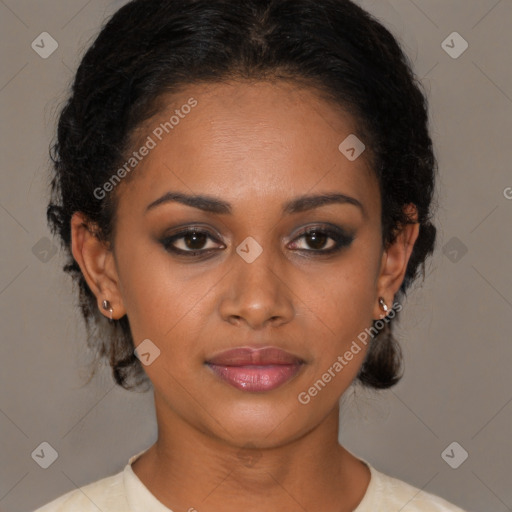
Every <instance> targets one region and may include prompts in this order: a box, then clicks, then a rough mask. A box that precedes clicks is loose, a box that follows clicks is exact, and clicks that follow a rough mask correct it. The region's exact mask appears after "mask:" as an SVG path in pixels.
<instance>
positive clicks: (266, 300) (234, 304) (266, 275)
mask: <svg viewBox="0 0 512 512" xmlns="http://www.w3.org/2000/svg"><path fill="white" fill-rule="evenodd" d="M278 260H279V257H278V254H277V251H275V250H273V249H271V248H270V247H267V248H265V247H262V246H260V244H259V243H258V242H257V241H256V240H255V239H254V238H252V237H247V238H246V239H245V240H244V241H243V242H242V243H241V244H239V246H238V247H237V248H236V253H233V263H232V265H233V267H232V271H231V272H230V273H229V275H230V276H231V277H230V281H229V285H228V290H226V295H225V296H224V297H223V300H222V303H221V306H220V311H221V315H222V317H223V318H224V319H225V320H227V321H231V322H232V321H233V320H235V319H236V320H237V321H240V320H243V321H245V322H246V323H247V324H249V325H250V326H251V327H253V328H258V327H261V326H263V325H264V324H265V323H266V322H267V321H272V322H273V323H274V324H275V323H283V322H287V321H289V320H290V319H291V318H292V317H293V306H292V302H291V297H290V296H289V293H288V291H287V290H288V288H287V287H286V286H285V284H284V282H283V273H282V271H281V272H280V268H281V267H280V265H279V262H278Z"/></svg>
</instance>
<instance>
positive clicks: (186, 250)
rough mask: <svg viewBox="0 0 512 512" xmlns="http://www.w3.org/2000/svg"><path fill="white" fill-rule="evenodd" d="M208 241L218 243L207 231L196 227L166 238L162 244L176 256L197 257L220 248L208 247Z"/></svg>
mask: <svg viewBox="0 0 512 512" xmlns="http://www.w3.org/2000/svg"><path fill="white" fill-rule="evenodd" d="M208 240H211V241H214V242H216V241H217V240H216V239H215V238H214V237H213V236H212V235H210V233H208V232H207V231H204V230H201V229H199V228H195V227H188V228H187V229H183V230H181V231H180V232H179V233H176V234H175V235H172V236H169V237H166V238H164V239H163V240H162V241H161V243H162V245H163V246H164V247H165V249H166V250H168V251H171V252H174V253H176V254H185V255H187V256H196V255H198V254H205V253H207V252H210V251H211V250H214V249H216V248H218V247H217V246H216V245H215V244H213V246H211V245H210V247H208V245H207V242H208ZM205 244H206V245H205ZM221 245H222V244H221ZM224 247H225V246H224Z"/></svg>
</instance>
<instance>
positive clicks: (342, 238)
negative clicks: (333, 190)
mask: <svg viewBox="0 0 512 512" xmlns="http://www.w3.org/2000/svg"><path fill="white" fill-rule="evenodd" d="M311 233H315V234H321V235H327V236H328V238H330V239H332V240H334V242H335V245H334V247H331V248H330V249H327V250H325V249H297V250H298V251H303V252H306V253H309V254H311V253H312V254H318V255H327V254H334V253H336V252H339V251H340V250H341V249H342V248H344V247H348V246H349V245H350V244H351V243H352V241H353V240H354V237H353V236H351V235H347V234H345V233H343V232H342V231H338V230H335V229H332V228H326V227H320V226H315V227H310V228H307V229H306V230H305V231H303V232H302V233H301V234H299V235H298V236H297V237H296V238H294V240H292V242H293V243H295V242H296V241H297V240H300V239H301V238H304V237H305V236H308V235H310V234H311ZM190 234H196V235H197V234H198V235H206V236H207V238H209V239H210V240H214V241H215V242H217V240H216V239H215V238H214V237H213V236H211V235H210V233H208V232H207V231H204V230H202V229H200V228H194V227H188V228H186V229H183V230H182V231H180V232H178V233H176V234H174V235H172V236H170V237H166V238H164V239H163V240H161V243H162V245H163V246H164V247H165V249H166V250H167V251H169V252H173V253H174V254H177V255H184V256H187V257H194V256H201V255H205V254H208V253H211V252H212V251H215V250H217V249H198V250H196V251H185V250H183V249H178V248H176V247H174V246H173V243H174V242H176V240H180V239H182V238H184V237H185V236H187V235H190ZM218 243H220V242H218Z"/></svg>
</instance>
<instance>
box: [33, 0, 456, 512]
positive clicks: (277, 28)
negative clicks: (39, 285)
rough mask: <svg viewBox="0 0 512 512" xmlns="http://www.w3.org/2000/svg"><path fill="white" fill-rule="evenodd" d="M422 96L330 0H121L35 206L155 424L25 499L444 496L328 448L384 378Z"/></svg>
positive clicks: (239, 506)
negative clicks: (362, 397) (342, 417)
mask: <svg viewBox="0 0 512 512" xmlns="http://www.w3.org/2000/svg"><path fill="white" fill-rule="evenodd" d="M427 124H428V115H427V102H426V99H425V97H424V95H423V94H422V92H421V91H420V88H419V85H418V84H417V82H416V80H415V78H414V75H413V73H412V71H411V66H410V64H409V62H408V60H407V58H406V57H405V55H404V54H403V52H402V51H401V49H400V48H399V45H398V44H397V42H396V41H395V39H394V38H393V37H392V35H391V34H390V33H389V32H388V31H387V30H386V29H385V28H384V27H383V26H382V25H380V24H379V23H378V22H377V21H376V20H375V19H374V18H372V17H371V16H370V15H369V14H368V13H366V12H365V11H364V10H362V9H361V8H360V7H358V6H356V5H355V4H353V3H352V2H350V1H348V0H298V1H297V0H293V1H290V0H244V1H242V2H234V1H226V0H208V1H206V0H166V1H156V0H135V1H132V2H130V3H128V4H127V5H125V6H124V7H122V8H121V9H120V10H119V11H118V12H117V13H116V14H115V15H114V16H113V17H112V19H110V21H109V22H108V23H107V24H106V26H105V27H104V28H103V30H102V31H101V33H100V35H99V36H98V38H97V39H96V41H95V42H94V44H93V45H92V46H91V48H90V49H89V50H88V52H87V53H86V55H85V56H84V58H83V60H82V62H81V65H80V67H79V69H78V71H77V74H76V79H75V83H74V85H73V90H72V94H71V97H70V99H69V101H68V103H67V105H66V106H65V108H64V109H63V111H62V113H61V116H60V121H59V128H58V140H57V143H56V145H55V146H54V150H55V151H54V155H53V159H54V163H55V176H54V178H53V181H52V198H51V202H50V205H49V207H48V219H49V222H50V225H51V227H52V229H53V231H54V233H56V234H58V235H59V237H60V239H61V240H62V243H63V245H64V247H65V248H66V250H67V251H68V255H69V264H68V265H67V266H66V267H65V270H66V271H68V272H70V273H71V274H72V275H73V276H74V278H75V279H76V281H77V282H78V284H79V292H80V301H81V302H80V304H81V307H82V311H83V315H84V318H85V319H86V321H87V326H88V331H89V343H90V345H91V346H92V347H94V348H95V349H96V351H97V354H98V357H99V358H102V357H107V358H108V359H109V361H110V364H111V366H112V370H113V375H114V378H115V380H116V382H117V383H118V384H119V385H121V386H123V387H125V388H126V389H133V388H136V387H138V386H140V385H142V384H148V383H150V385H151V387H152V388H153V391H154V398H155V406H156V416H157V421H158V439H157V441H156V443H155V444H154V445H152V446H151V447H150V448H148V449H147V450H145V451H143V452H141V453H139V454H136V455H134V456H133V457H131V458H130V460H129V463H128V465H127V466H126V468H125V469H124V471H122V472H120V473H118V474H117V475H112V476H110V477H107V478H104V479H102V480H99V481H97V482H94V483H91V484H89V485H88V486H85V487H83V488H81V489H77V490H74V491H71V492H69V493H67V494H66V495H64V496H62V497H60V498H58V499H57V500H55V501H53V502H52V503H50V504H48V505H46V506H45V507H42V508H41V509H39V510H40V511H45V512H46V511H75V510H77V511H78V510H80V511H87V510H98V509H99V510H102V512H111V511H126V510H130V511H138V510H144V511H149V510H153V511H169V510H172V511H175V512H176V511H179V510H188V511H194V510H197V511H199V512H207V511H211V512H215V511H223V512H230V511H234V510H237V511H239V510H247V511H260V510H279V511H280V512H288V511H290V512H291V511H304V510H322V511H323V512H334V511H336V512H348V511H357V512H370V511H372V512H375V511H377V510H378V511H379V512H383V511H398V510H402V511H404V512H412V511H459V512H460V511H461V509H460V508H458V507H456V506H455V505H453V504H450V503H448V502H447V501H446V500H444V499H442V498H440V497H438V496H435V495H433V494H429V493H426V492H422V491H420V490H419V489H417V488H415V487H413V486H411V485H409V484H407V483H406V482H402V481H400V480H397V479H395V478H392V477H391V476H388V475H385V474H383V473H380V472H378V471H377V470H376V469H375V468H373V466H372V465H371V464H370V463H369V462H367V461H365V460H362V459H360V458H358V457H356V456H355V455H354V454H352V453H350V452H349V451H348V450H347V449H345V448H344V447H343V446H341V445H340V444H339V443H338V416H339V399H340V397H341V396H342V395H343V393H344V392H345V391H346V390H347V388H348V387H349V386H350V385H351V383H353V382H354V381H357V382H358V383H359V384H361V385H363V386H367V387H370V388H375V389H385V388H389V387H391V386H393V385H394V384H396V383H397V382H398V380H399V379H400V377H401V357H400V348H399V346H398V344H397V343H396V341H395V339H394V338H393V335H392V325H393V322H394V321H396V320H395V318H396V316H397V314H398V312H399V311H400V310H401V308H402V306H401V304H400V302H401V299H402V298H403V297H404V295H405V292H406V290H407V288H408V287H409V285H410V284H411V283H412V282H413V280H414V279H415V278H416V277H417V275H418V270H419V267H420V265H422V264H423V263H424V261H425V259H426V258H427V257H428V255H430V254H431V253H432V251H433V247H434V241H435V232H436V231H435V227H434V226H433V225H432V223H431V222H430V220H431V218H432V196H433V190H434V176H435V170H436V160H435V157H434V154H433V149H432V142H431V139H430V136H429V133H428V128H427Z"/></svg>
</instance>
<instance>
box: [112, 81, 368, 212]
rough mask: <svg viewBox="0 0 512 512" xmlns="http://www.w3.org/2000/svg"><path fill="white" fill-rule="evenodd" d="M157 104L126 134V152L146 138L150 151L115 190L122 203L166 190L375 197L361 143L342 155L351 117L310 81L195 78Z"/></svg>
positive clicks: (261, 196) (260, 196)
mask: <svg viewBox="0 0 512 512" xmlns="http://www.w3.org/2000/svg"><path fill="white" fill-rule="evenodd" d="M160 105H161V109H160V111H159V112H158V114H156V115H155V116H153V117H152V118H150V119H149V120H147V121H146V122H145V123H144V124H143V125H141V126H140V127H139V128H138V130H137V132H136V134H135V135H136V137H135V138H134V139H136V140H137V142H136V143H135V144H133V149H134V150H135V151H136V150H137V149H138V148H139V147H141V146H143V145H144V144H145V143H147V145H148V146H151V147H152V149H151V150H150V151H148V152H147V154H146V156H144V157H142V158H141V160H140V162H138V163H137V165H136V168H135V169H134V170H133V171H132V172H131V173H130V183H129V184H128V186H127V187H126V190H124V191H123V192H122V193H121V198H122V197H123V196H126V200H129V201H130V203H131V204H133V202H132V201H135V202H139V201H146V202H150V201H151V200H152V199H155V198H156V197H157V196H158V195H159V194H163V193H165V192H166V191H167V190H168V189H173V190H182V191H184V192H187V193H191V192H194V193H204V192H207V193H208V194H209V195H216V196H219V197H222V198H224V199H226V200H228V201H230V202H231V199H232V201H233V202H234V203H236V200H237V198H239V199H242V198H243V199H245V200H246V199H247V198H251V199H254V200H256V199H257V200H265V201H269V200H272V199H274V198H278V197H280V198H281V199H282V198H284V197H290V196H295V195H299V194H304V193H306V192H314V191H315V189H322V190H323V191H324V190H326V189H328V190H330V189H332V190H337V191H339V192H341V193H347V194H351V195H354V196H356V197H357V198H358V199H359V200H360V201H361V202H363V201H365V202H373V203H375V201H376V200H377V199H378V198H376V197H375V195H377V196H378V194H376V192H378V188H376V187H377V184H376V179H375V176H374V173H373V171H372V170H371V168H370V165H369V163H368V162H369V151H366V150H365V152H363V153H362V154H361V156H360V157H359V158H357V159H356V160H353V161H351V160H349V159H348V158H347V156H346V154H344V153H343V152H342V151H341V150H340V147H339V146H340V144H342V143H343V141H345V140H346V139H347V137H354V136H357V135H356V132H357V126H356V124H355V121H354V119H353V118H352V117H351V116H350V115H349V114H348V113H347V112H345V111H343V110H342V109H341V107H339V106H338V105H335V104H334V103H332V102H330V101H327V100H326V99H323V98H322V97H321V96H320V94H319V93H318V92H317V91H316V90H314V89H311V88H305V87H303V86H298V85H297V84H293V83H290V82H283V81H279V82H248V81H239V82H227V83H215V84H197V85H193V86H189V87H187V88H186V90H183V91H181V92H180V93H175V94H172V95H168V96H163V97H162V98H160ZM191 105H193V106H191ZM360 137H361V136H360V135H359V137H358V138H360ZM349 140H351V139H349ZM361 142H363V141H361ZM366 146H367V147H368V145H367V144H366ZM365 153H366V154H365ZM132 178H133V179H132ZM375 209H376V211H377V210H378V205H377V204H375Z"/></svg>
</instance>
